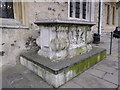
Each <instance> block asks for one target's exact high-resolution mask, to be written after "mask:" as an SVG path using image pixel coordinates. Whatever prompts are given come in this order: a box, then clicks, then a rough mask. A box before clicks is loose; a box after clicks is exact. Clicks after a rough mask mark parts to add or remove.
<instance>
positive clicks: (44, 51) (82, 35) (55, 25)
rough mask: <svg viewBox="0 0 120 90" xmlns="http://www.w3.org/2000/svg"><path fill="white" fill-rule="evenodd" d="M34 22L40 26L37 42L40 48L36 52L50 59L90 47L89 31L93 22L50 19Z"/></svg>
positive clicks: (62, 57)
mask: <svg viewBox="0 0 120 90" xmlns="http://www.w3.org/2000/svg"><path fill="white" fill-rule="evenodd" d="M35 24H37V25H38V26H39V28H40V36H39V37H38V39H37V44H38V45H39V47H41V49H40V50H39V51H38V54H39V55H42V56H44V57H47V58H49V59H50V60H52V59H54V60H61V59H64V58H66V57H72V56H76V55H79V54H83V53H86V52H89V51H90V50H91V49H92V46H91V45H90V43H91V42H92V34H90V32H91V26H92V25H94V23H93V22H81V21H74V20H60V19H52V20H51V19H50V20H40V21H36V22H35ZM87 32H89V33H87ZM87 35H88V36H87ZM45 36H46V37H45ZM88 37H89V38H88Z"/></svg>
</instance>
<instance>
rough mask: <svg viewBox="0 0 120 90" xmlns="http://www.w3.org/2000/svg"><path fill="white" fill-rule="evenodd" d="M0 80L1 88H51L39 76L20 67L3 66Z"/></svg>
mask: <svg viewBox="0 0 120 90" xmlns="http://www.w3.org/2000/svg"><path fill="white" fill-rule="evenodd" d="M19 71H20V72H19ZM21 71H23V72H21ZM2 79H3V81H2V87H3V88H52V86H50V85H49V84H47V83H46V82H44V81H43V80H42V79H41V78H40V77H39V76H37V75H36V74H34V73H33V72H31V71H30V70H28V69H27V68H26V67H24V66H22V65H14V67H13V66H11V65H8V66H4V67H3V70H2Z"/></svg>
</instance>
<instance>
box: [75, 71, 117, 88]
mask: <svg viewBox="0 0 120 90" xmlns="http://www.w3.org/2000/svg"><path fill="white" fill-rule="evenodd" d="M73 82H75V83H77V84H79V85H80V86H83V87H85V88H117V85H115V84H112V83H109V82H107V81H105V80H103V79H100V78H97V77H95V76H93V75H90V74H88V73H86V72H85V73H83V74H81V75H80V76H78V77H76V78H75V79H73Z"/></svg>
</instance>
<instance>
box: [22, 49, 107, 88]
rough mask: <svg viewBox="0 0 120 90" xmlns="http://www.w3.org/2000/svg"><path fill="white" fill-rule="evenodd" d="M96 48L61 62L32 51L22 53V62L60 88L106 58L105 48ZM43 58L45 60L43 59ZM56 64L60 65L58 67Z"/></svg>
mask: <svg viewBox="0 0 120 90" xmlns="http://www.w3.org/2000/svg"><path fill="white" fill-rule="evenodd" d="M94 49H95V50H96V51H95V50H93V51H90V52H88V53H86V54H85V55H83V56H82V55H81V56H79V57H77V56H75V57H73V58H68V60H69V61H68V60H67V59H66V60H62V61H61V60H60V61H59V62H51V60H49V59H48V58H45V57H43V56H37V54H36V53H35V52H32V51H30V52H26V53H24V55H21V57H20V62H21V64H22V65H24V66H26V67H27V68H30V70H32V71H33V72H34V73H36V74H37V75H39V76H40V77H41V78H42V79H44V80H45V81H47V82H48V83H49V84H50V85H52V86H54V87H55V88H58V87H59V86H61V85H63V84H64V83H66V82H67V81H69V80H71V79H72V78H74V77H75V76H77V75H79V74H80V73H82V72H84V71H85V70H87V69H88V68H90V67H91V66H93V65H94V64H96V63H98V62H99V61H101V60H102V59H104V58H105V56H106V51H105V50H104V49H100V48H94ZM33 56H34V57H33ZM43 58H44V61H42V59H43ZM81 60H82V61H81ZM66 61H67V62H66ZM72 61H74V62H72ZM61 62H62V63H61ZM29 64H30V65H29ZM51 65H52V66H51ZM56 65H60V66H59V67H58V66H56ZM66 65H67V66H66Z"/></svg>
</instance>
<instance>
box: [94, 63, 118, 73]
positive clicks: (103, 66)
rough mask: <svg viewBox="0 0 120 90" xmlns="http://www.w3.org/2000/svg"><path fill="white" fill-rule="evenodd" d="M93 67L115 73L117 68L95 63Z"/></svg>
mask: <svg viewBox="0 0 120 90" xmlns="http://www.w3.org/2000/svg"><path fill="white" fill-rule="evenodd" d="M93 67H94V68H95V69H98V70H101V71H104V72H107V73H111V74H113V73H115V72H116V71H117V70H116V69H114V68H112V67H108V66H105V65H95V66H93Z"/></svg>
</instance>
